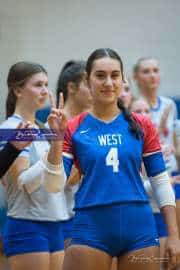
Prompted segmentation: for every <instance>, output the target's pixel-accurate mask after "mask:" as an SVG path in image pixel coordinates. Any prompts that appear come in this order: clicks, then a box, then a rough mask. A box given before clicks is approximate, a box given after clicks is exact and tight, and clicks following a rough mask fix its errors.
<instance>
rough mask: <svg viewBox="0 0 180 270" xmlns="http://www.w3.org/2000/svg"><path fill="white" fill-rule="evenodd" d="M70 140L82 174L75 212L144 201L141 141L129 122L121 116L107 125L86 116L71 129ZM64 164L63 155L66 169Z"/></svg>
mask: <svg viewBox="0 0 180 270" xmlns="http://www.w3.org/2000/svg"><path fill="white" fill-rule="evenodd" d="M67 137H68V136H67ZM65 138H66V136H65ZM65 140H66V139H65ZM71 141H72V148H73V153H75V159H76V160H77V161H78V165H79V167H80V170H81V172H82V174H83V179H82V184H81V186H80V188H79V190H78V192H77V193H76V196H75V206H76V209H82V208H87V207H92V206H96V205H108V204H112V203H121V202H129V201H135V202H137V201H143V202H147V201H148V197H147V194H146V192H145V190H144V187H143V184H142V180H141V177H140V174H139V171H140V168H141V162H142V152H143V145H144V141H143V138H141V139H140V140H138V139H136V137H135V135H134V134H132V132H130V131H129V123H128V122H127V120H126V119H125V118H124V115H123V114H119V116H117V118H116V119H115V120H113V121H112V122H110V123H105V122H103V121H100V120H98V119H96V118H94V117H93V116H92V115H90V114H88V115H87V116H86V117H85V118H84V119H83V120H82V122H81V123H80V124H79V126H78V127H77V128H76V129H75V130H74V133H73V134H72V136H71ZM132 149H133V151H132ZM69 160H70V158H69ZM67 161H68V157H67V156H66V158H65V159H64V165H65V168H68V167H69V165H68V164H67ZM66 173H67V174H69V171H68V170H66ZM97 194H98V196H97Z"/></svg>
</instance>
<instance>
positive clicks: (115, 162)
mask: <svg viewBox="0 0 180 270" xmlns="http://www.w3.org/2000/svg"><path fill="white" fill-rule="evenodd" d="M106 166H112V168H113V172H119V159H118V149H117V148H115V147H111V149H110V150H109V152H108V154H107V156H106Z"/></svg>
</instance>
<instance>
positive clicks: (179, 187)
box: [171, 171, 180, 200]
mask: <svg viewBox="0 0 180 270" xmlns="http://www.w3.org/2000/svg"><path fill="white" fill-rule="evenodd" d="M179 174H180V172H178V171H177V172H172V173H171V175H172V176H176V175H179ZM174 192H175V197H176V200H179V199H180V184H175V185H174Z"/></svg>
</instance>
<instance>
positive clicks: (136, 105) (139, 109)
mask: <svg viewBox="0 0 180 270" xmlns="http://www.w3.org/2000/svg"><path fill="white" fill-rule="evenodd" d="M131 111H132V112H136V113H140V114H143V115H145V116H148V117H149V118H150V116H151V112H150V107H149V104H148V103H147V102H146V101H145V100H142V99H138V100H136V101H134V102H133V103H132V105H131Z"/></svg>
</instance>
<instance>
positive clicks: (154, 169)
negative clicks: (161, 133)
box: [143, 152, 166, 177]
mask: <svg viewBox="0 0 180 270" xmlns="http://www.w3.org/2000/svg"><path fill="white" fill-rule="evenodd" d="M143 161H144V166H145V168H146V172H147V176H148V177H151V176H152V177H153V176H155V175H158V174H160V173H162V172H164V171H165V170H166V167H165V163H164V159H163V155H162V153H161V152H158V153H155V154H152V155H149V156H147V157H143Z"/></svg>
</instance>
